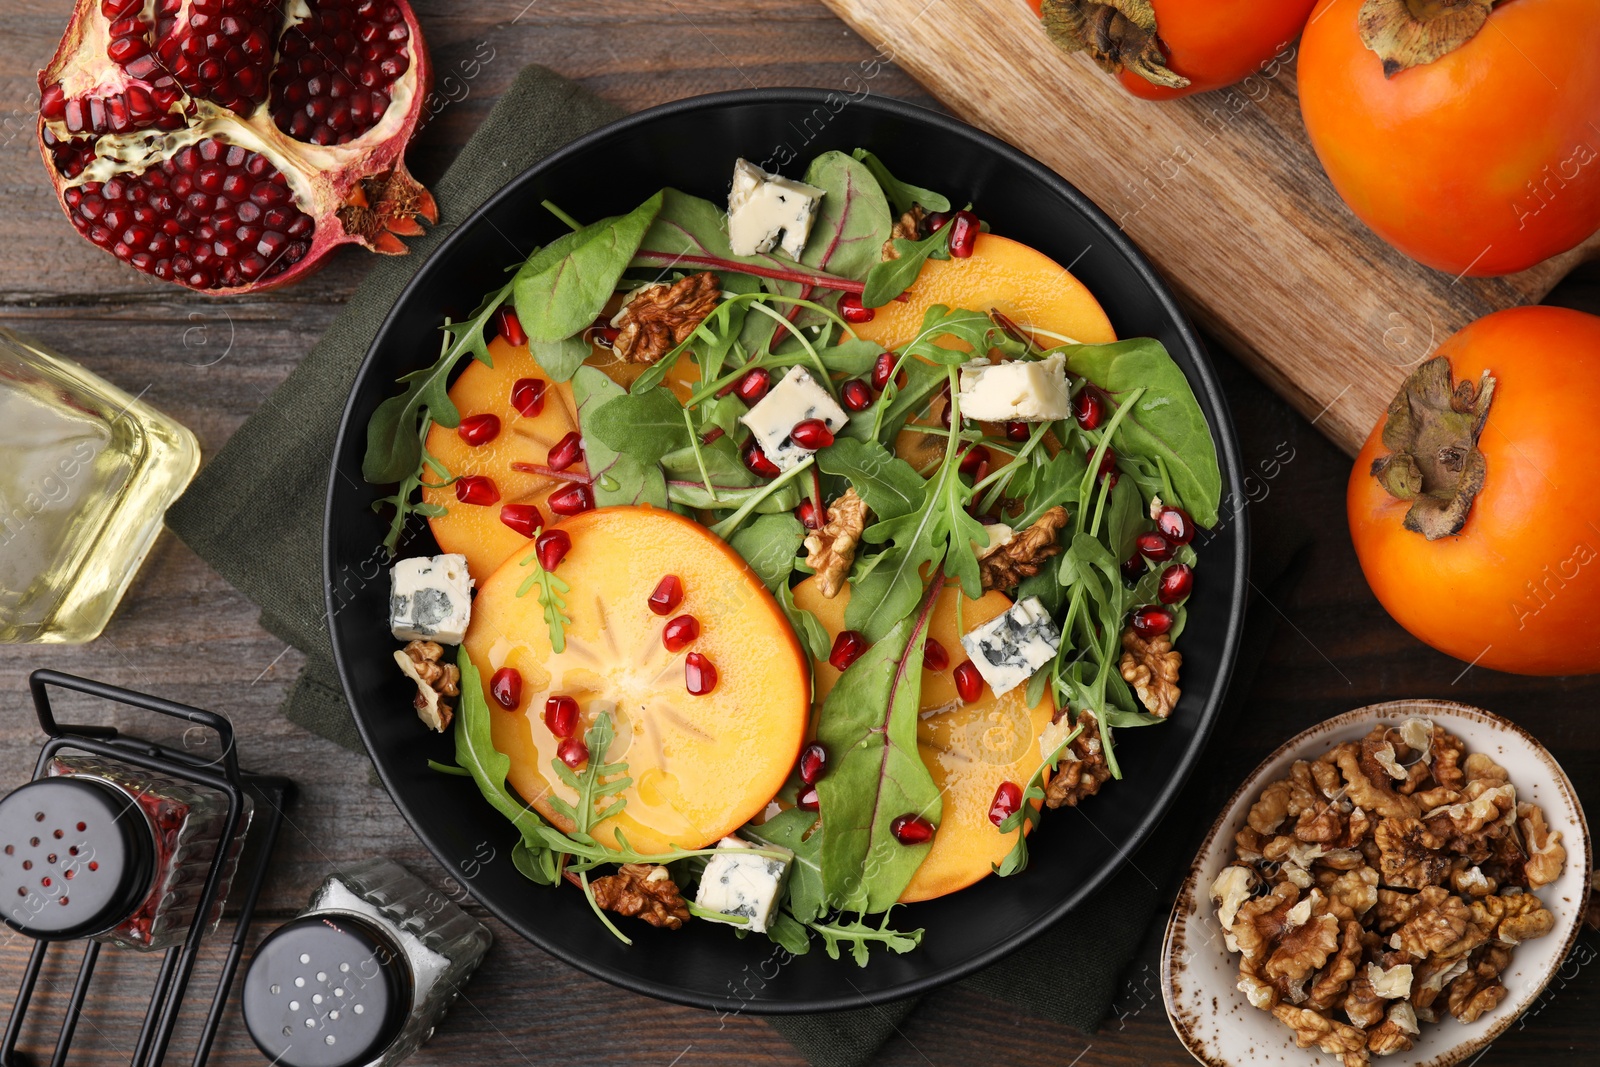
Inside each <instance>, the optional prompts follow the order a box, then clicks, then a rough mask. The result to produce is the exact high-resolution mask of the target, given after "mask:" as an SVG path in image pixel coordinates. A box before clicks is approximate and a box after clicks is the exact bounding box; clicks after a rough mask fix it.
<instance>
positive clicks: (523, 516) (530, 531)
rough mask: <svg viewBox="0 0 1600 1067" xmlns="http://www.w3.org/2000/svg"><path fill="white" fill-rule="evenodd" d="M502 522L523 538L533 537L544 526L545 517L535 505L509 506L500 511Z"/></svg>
mask: <svg viewBox="0 0 1600 1067" xmlns="http://www.w3.org/2000/svg"><path fill="white" fill-rule="evenodd" d="M500 521H501V522H502V523H504V524H505V525H507V526H509V527H511V528H512V529H513V530H515V531H517V533H519V534H521V535H522V536H523V537H532V536H533V535H534V534H535V533H537V532H538V530H539V527H541V526H543V525H544V516H543V515H541V514H539V508H538V507H537V506H536V505H534V504H507V505H506V506H505V507H503V508H501V509H500Z"/></svg>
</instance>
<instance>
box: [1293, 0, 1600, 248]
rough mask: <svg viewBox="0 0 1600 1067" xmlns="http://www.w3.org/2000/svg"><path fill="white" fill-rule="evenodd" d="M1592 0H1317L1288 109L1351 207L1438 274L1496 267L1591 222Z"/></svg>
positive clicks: (1595, 14)
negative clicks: (1293, 104)
mask: <svg viewBox="0 0 1600 1067" xmlns="http://www.w3.org/2000/svg"><path fill="white" fill-rule="evenodd" d="M1597 56H1600V11H1597V9H1596V7H1595V4H1594V0H1506V2H1503V3H1499V4H1493V5H1491V3H1490V0H1456V2H1453V3H1426V4H1422V3H1408V2H1406V0H1322V2H1321V3H1320V4H1319V5H1318V7H1317V10H1316V12H1315V13H1314V14H1313V15H1312V17H1311V22H1310V24H1309V25H1307V27H1306V31H1305V35H1304V36H1303V37H1302V38H1301V41H1300V68H1299V78H1300V110H1301V114H1302V115H1303V117H1304V118H1305V124H1306V133H1307V134H1308V135H1309V136H1310V138H1311V144H1312V146H1313V147H1314V148H1315V149H1316V151H1317V156H1318V157H1319V158H1320V159H1321V160H1322V166H1323V169H1325V170H1326V171H1327V172H1328V177H1329V178H1330V179H1331V180H1332V182H1333V187H1334V188H1335V189H1336V190H1338V192H1339V195H1340V196H1341V197H1343V198H1344V202H1345V203H1346V204H1348V205H1349V206H1350V210H1351V211H1353V212H1355V214H1356V216H1357V217H1358V218H1360V219H1361V221H1362V222H1365V223H1366V224H1367V225H1368V226H1370V227H1371V228H1372V230H1373V231H1374V232H1375V233H1377V235H1378V236H1379V237H1382V238H1383V239H1384V240H1385V241H1388V242H1389V243H1390V244H1392V245H1394V246H1395V247H1396V248H1398V249H1399V250H1400V251H1402V252H1404V253H1405V254H1406V255H1408V256H1411V257H1412V258H1413V259H1416V260H1419V261H1421V262H1423V263H1426V264H1427V265H1428V266H1430V267H1435V268H1437V269H1438V270H1442V271H1446V272H1448V273H1450V274H1456V275H1460V274H1469V275H1475V276H1481V275H1495V274H1508V273H1511V272H1513V271H1519V270H1524V269H1526V268H1528V267H1531V266H1533V265H1534V264H1536V263H1538V262H1540V261H1541V260H1543V259H1546V258H1548V257H1550V256H1553V255H1555V254H1557V253H1559V252H1564V251H1566V250H1567V249H1569V248H1572V247H1573V246H1574V245H1576V244H1578V243H1579V242H1581V241H1582V240H1583V239H1584V238H1586V237H1588V236H1589V235H1590V234H1592V233H1594V232H1595V230H1596V229H1597V228H1600V62H1597V61H1596V57H1597Z"/></svg>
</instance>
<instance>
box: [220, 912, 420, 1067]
mask: <svg viewBox="0 0 1600 1067" xmlns="http://www.w3.org/2000/svg"><path fill="white" fill-rule="evenodd" d="M411 988H412V987H411V965H410V964H409V963H407V962H406V958H405V956H404V955H402V954H401V952H400V947H399V946H398V945H397V944H395V942H394V940H393V938H391V937H390V936H389V934H388V933H387V932H385V931H384V930H383V929H382V928H380V927H379V926H378V925H377V924H376V923H373V922H370V921H368V920H366V919H360V918H357V917H355V916H353V915H346V914H343V913H338V914H333V913H328V912H323V913H320V914H314V915H303V916H301V917H300V918H298V919H292V920H290V921H289V922H286V923H284V924H283V925H282V926H280V927H278V928H277V929H276V930H274V931H273V932H272V933H271V934H270V935H268V937H267V939H266V940H265V941H263V942H261V947H260V948H258V949H256V954H255V958H254V959H253V960H251V961H250V970H249V971H248V973H246V974H245V977H244V996H243V1000H244V1022H245V1026H246V1027H247V1028H248V1029H249V1030H250V1037H251V1038H252V1039H253V1040H254V1041H255V1043H256V1047H257V1048H259V1049H260V1050H261V1051H262V1052H263V1053H264V1054H265V1055H266V1056H267V1058H268V1059H270V1060H272V1061H273V1062H274V1063H275V1064H281V1065H282V1067H355V1065H358V1064H364V1063H371V1062H372V1061H373V1060H375V1059H377V1058H378V1057H379V1056H381V1055H383V1052H384V1050H385V1049H387V1048H388V1047H389V1046H390V1045H391V1044H392V1043H393V1042H394V1039H395V1038H396V1037H397V1036H399V1033H400V1029H401V1027H402V1026H404V1025H405V1021H406V1016H407V1015H408V1014H409V1013H410V1011H411Z"/></svg>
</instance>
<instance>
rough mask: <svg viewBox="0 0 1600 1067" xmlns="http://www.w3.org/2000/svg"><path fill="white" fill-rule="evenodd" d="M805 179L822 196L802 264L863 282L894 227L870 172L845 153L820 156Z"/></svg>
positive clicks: (807, 169) (876, 183) (883, 199)
mask: <svg viewBox="0 0 1600 1067" xmlns="http://www.w3.org/2000/svg"><path fill="white" fill-rule="evenodd" d="M803 180H804V181H805V182H806V184H808V185H814V186H816V187H817V188H819V189H822V190H823V191H824V192H825V194H826V195H824V196H823V198H822V203H821V204H819V205H818V207H817V217H816V219H815V221H813V222H812V224H811V237H810V238H809V239H808V240H807V241H806V247H805V250H804V251H803V252H802V253H801V256H800V262H801V263H804V264H805V265H806V266H808V267H815V268H817V269H818V270H825V271H827V272H829V273H830V274H837V275H840V276H842V277H846V278H860V277H864V276H865V275H866V273H867V271H868V270H870V269H872V267H873V266H874V265H875V264H876V263H877V262H878V259H879V255H880V252H881V250H882V248H883V242H884V241H886V240H888V239H889V228H890V226H892V225H893V220H891V219H890V217H889V202H888V201H887V200H886V199H885V198H884V195H883V190H882V188H880V187H879V185H878V182H877V181H876V180H875V179H874V178H873V176H872V172H871V171H870V170H868V169H867V168H866V167H865V166H863V165H862V164H861V163H859V162H857V161H856V160H854V159H852V158H851V157H849V156H847V155H845V154H844V153H843V152H824V153H822V154H821V155H820V156H818V157H817V158H816V159H813V160H812V161H811V165H810V166H809V167H807V168H806V174H805V178H804V179H803Z"/></svg>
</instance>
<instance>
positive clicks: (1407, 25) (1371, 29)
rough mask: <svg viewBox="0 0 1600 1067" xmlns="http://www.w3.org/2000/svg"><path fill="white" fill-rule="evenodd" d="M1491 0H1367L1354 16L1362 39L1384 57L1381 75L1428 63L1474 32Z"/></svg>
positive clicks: (1483, 20) (1485, 16) (1491, 6)
mask: <svg viewBox="0 0 1600 1067" xmlns="http://www.w3.org/2000/svg"><path fill="white" fill-rule="evenodd" d="M1494 5H1495V0H1365V2H1364V3H1363V4H1362V5H1361V11H1360V13H1359V14H1358V15H1357V16H1356V26H1357V31H1358V32H1359V33H1360V34H1361V43H1362V44H1364V45H1366V46H1367V48H1368V49H1369V50H1370V51H1371V52H1373V53H1374V54H1376V55H1377V57H1378V58H1379V59H1380V60H1381V61H1382V62H1383V76H1384V77H1385V78H1392V77H1394V76H1395V75H1396V74H1399V73H1400V72H1401V71H1403V70H1410V69H1411V68H1412V67H1420V66H1422V65H1423V64H1424V63H1432V62H1433V61H1434V60H1436V59H1439V58H1440V57H1442V56H1447V55H1449V54H1450V53H1451V52H1454V51H1455V50H1456V49H1457V48H1460V47H1461V46H1462V45H1464V44H1466V43H1467V42H1468V41H1470V40H1472V38H1473V37H1475V36H1477V34H1478V31H1479V30H1481V29H1483V24H1484V23H1486V22H1488V21H1489V13H1490V12H1491V11H1492V10H1493V9H1494Z"/></svg>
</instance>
